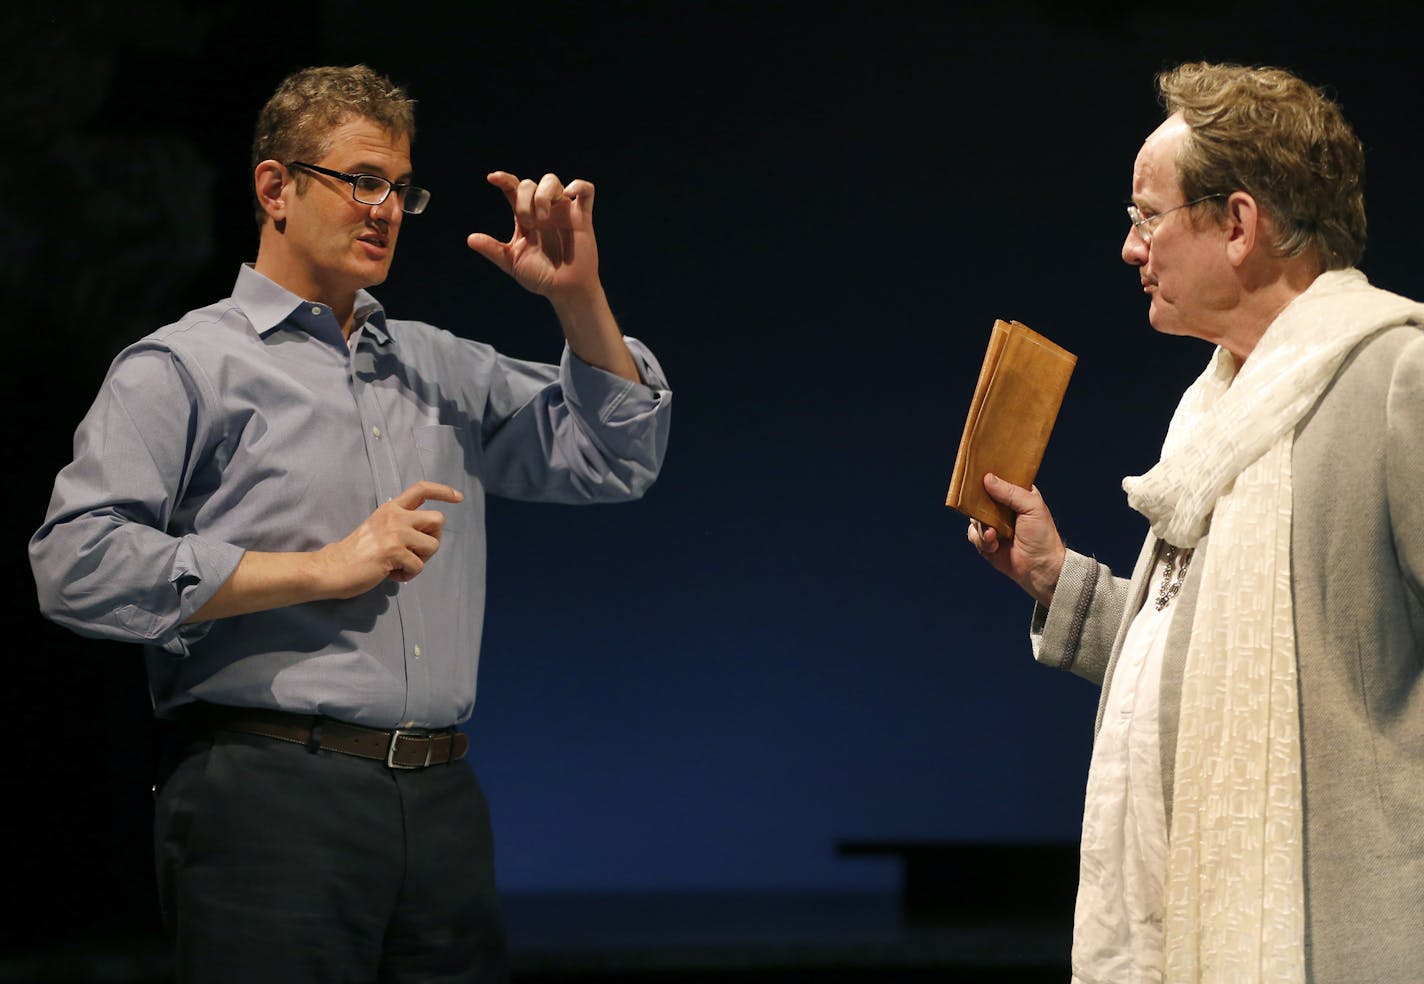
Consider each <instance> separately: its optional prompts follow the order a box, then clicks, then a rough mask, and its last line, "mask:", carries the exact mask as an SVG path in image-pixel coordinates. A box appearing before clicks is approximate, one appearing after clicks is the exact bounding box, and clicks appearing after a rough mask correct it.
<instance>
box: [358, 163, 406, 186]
mask: <svg viewBox="0 0 1424 984" xmlns="http://www.w3.org/2000/svg"><path fill="white" fill-rule="evenodd" d="M341 170H343V171H345V172H346V173H347V174H374V175H376V176H377V177H378V178H386V180H387V181H389V182H391V183H392V184H401V183H403V182H409V181H410V179H411V176H412V172H410V171H407V172H405V173H404V174H401V175H398V176H396V177H394V178H389V177H386V172H385V169H384V168H382V167H381V166H380V165H379V164H372V163H371V162H370V161H360V162H358V163H356V164H354V165H352V166H351V167H343V168H341Z"/></svg>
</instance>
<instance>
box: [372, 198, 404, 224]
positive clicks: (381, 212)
mask: <svg viewBox="0 0 1424 984" xmlns="http://www.w3.org/2000/svg"><path fill="white" fill-rule="evenodd" d="M404 214H405V213H404V212H402V211H401V205H400V196H399V195H398V194H396V191H395V189H391V193H390V194H389V195H387V196H386V200H385V201H383V202H381V204H379V205H372V206H371V217H372V218H373V219H385V220H386V221H387V222H389V223H391V224H392V225H398V224H399V223H400V220H401V216H402V215H404Z"/></svg>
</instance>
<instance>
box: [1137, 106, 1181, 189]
mask: <svg viewBox="0 0 1424 984" xmlns="http://www.w3.org/2000/svg"><path fill="white" fill-rule="evenodd" d="M1189 129H1190V128H1189V127H1188V126H1187V123H1186V120H1184V119H1182V117H1181V114H1179V113H1178V114H1174V115H1172V116H1169V117H1167V119H1166V120H1164V121H1163V122H1162V124H1161V125H1160V126H1158V127H1157V129H1155V130H1153V131H1152V132H1151V133H1150V134H1148V135H1147V139H1146V140H1144V141H1143V142H1142V149H1141V150H1139V151H1138V152H1137V160H1136V161H1135V162H1134V163H1133V167H1132V193H1133V194H1134V195H1137V194H1148V195H1153V194H1155V195H1170V194H1171V193H1172V192H1173V191H1175V190H1176V187H1177V152H1178V151H1179V150H1180V149H1181V146H1182V141H1183V140H1185V139H1186V137H1187V133H1188V132H1189Z"/></svg>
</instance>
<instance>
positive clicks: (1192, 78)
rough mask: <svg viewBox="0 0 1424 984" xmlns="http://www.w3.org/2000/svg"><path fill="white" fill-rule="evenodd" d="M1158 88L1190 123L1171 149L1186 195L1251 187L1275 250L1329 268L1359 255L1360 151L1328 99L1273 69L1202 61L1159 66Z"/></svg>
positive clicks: (1362, 229)
mask: <svg viewBox="0 0 1424 984" xmlns="http://www.w3.org/2000/svg"><path fill="white" fill-rule="evenodd" d="M1157 91H1158V95H1159V98H1160V99H1161V102H1162V107H1163V108H1164V109H1165V110H1166V112H1167V115H1168V116H1172V115H1174V114H1176V113H1181V114H1182V118H1183V119H1184V120H1185V121H1186V123H1187V126H1188V127H1190V132H1189V134H1188V136H1187V138H1186V140H1185V141H1184V142H1183V143H1182V147H1181V150H1180V151H1179V152H1178V155H1177V178H1178V180H1179V181H1180V183H1181V186H1182V193H1183V194H1184V195H1185V196H1186V198H1187V200H1188V201H1191V200H1192V199H1196V198H1202V197H1204V196H1207V195H1214V194H1223V193H1230V192H1232V191H1237V190H1240V191H1245V192H1248V193H1249V194H1250V195H1251V196H1252V197H1253V198H1255V199H1256V201H1257V202H1259V203H1260V205H1261V207H1262V208H1263V209H1264V210H1265V212H1266V213H1267V214H1268V215H1269V216H1270V217H1271V221H1272V223H1273V224H1274V227H1275V240H1274V242H1272V243H1271V248H1272V250H1273V252H1275V253H1276V254H1277V255H1279V256H1299V255H1302V254H1305V253H1314V254H1315V255H1316V256H1317V257H1318V258H1319V260H1320V262H1321V265H1322V267H1323V268H1324V269H1326V270H1336V269H1340V268H1342V267H1348V266H1354V265H1355V264H1357V263H1358V262H1359V260H1360V257H1361V256H1362V255H1364V251H1365V193H1364V180H1365V153H1364V148H1363V147H1362V146H1361V145H1360V140H1359V138H1358V137H1357V136H1355V131H1354V130H1353V129H1351V128H1350V124H1349V123H1347V122H1346V121H1345V117H1344V115H1343V114H1342V113H1341V112H1340V107H1339V106H1338V105H1337V104H1336V103H1335V102H1334V101H1333V100H1331V99H1330V98H1329V97H1327V96H1326V95H1325V94H1324V93H1323V92H1321V91H1320V90H1319V89H1317V88H1315V87H1313V86H1311V85H1309V84H1308V83H1306V82H1304V81H1302V80H1301V79H1299V78H1297V77H1296V76H1294V75H1292V74H1291V73H1290V72H1287V71H1284V70H1282V69H1279V68H1264V67H1261V68H1248V67H1244V66H1241V65H1227V64H1211V63H1208V62H1191V63H1188V64H1184V65H1179V66H1177V67H1176V68H1174V69H1171V70H1170V71H1166V72H1162V73H1161V74H1159V75H1158V76H1157ZM1208 204H1211V205H1212V206H1213V207H1215V208H1216V209H1217V210H1218V214H1220V212H1221V211H1222V210H1224V208H1225V205H1224V204H1222V203H1221V202H1211V203H1208Z"/></svg>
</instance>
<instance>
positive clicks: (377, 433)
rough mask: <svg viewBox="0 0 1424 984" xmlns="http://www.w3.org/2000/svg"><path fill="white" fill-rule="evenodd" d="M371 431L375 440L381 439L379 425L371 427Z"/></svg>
mask: <svg viewBox="0 0 1424 984" xmlns="http://www.w3.org/2000/svg"><path fill="white" fill-rule="evenodd" d="M371 433H372V434H373V435H375V438H376V440H378V441H379V440H380V439H381V429H380V428H379V427H372V428H371Z"/></svg>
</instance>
